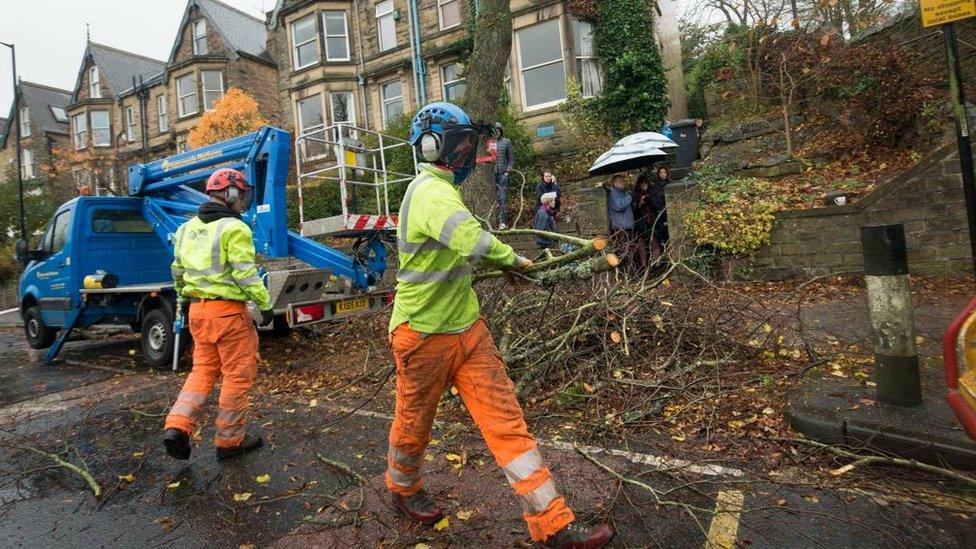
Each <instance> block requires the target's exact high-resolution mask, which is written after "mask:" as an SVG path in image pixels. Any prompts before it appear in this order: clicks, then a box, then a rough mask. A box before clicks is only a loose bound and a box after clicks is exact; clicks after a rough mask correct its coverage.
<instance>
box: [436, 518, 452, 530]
mask: <svg viewBox="0 0 976 549" xmlns="http://www.w3.org/2000/svg"><path fill="white" fill-rule="evenodd" d="M450 525H451V517H444V518H442V519H441V520H439V521H437V524H435V525H434V530H437V531H438V532H441V531H443V530H447V528H448V527H449V526H450Z"/></svg>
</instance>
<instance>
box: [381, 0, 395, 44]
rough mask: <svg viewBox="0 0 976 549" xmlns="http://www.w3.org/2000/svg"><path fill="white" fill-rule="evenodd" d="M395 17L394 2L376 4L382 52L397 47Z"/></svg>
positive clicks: (386, 1)
mask: <svg viewBox="0 0 976 549" xmlns="http://www.w3.org/2000/svg"><path fill="white" fill-rule="evenodd" d="M395 17H396V12H395V10H394V9H393V0H385V1H384V2H380V3H378V4H376V29H377V33H379V37H380V51H386V50H389V49H392V48H395V47H396V45H397V36H396V21H395V19H394V18H395Z"/></svg>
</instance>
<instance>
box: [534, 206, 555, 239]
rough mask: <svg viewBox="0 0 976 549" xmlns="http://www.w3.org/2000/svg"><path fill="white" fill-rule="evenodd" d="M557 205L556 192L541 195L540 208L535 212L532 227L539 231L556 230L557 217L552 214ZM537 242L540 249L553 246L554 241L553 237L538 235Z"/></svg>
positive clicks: (551, 231)
mask: <svg viewBox="0 0 976 549" xmlns="http://www.w3.org/2000/svg"><path fill="white" fill-rule="evenodd" d="M555 206H556V193H546V194H544V195H542V196H541V197H540V205H539V209H538V210H536V212H535V220H534V221H533V222H532V228H533V229H535V230H537V231H547V232H550V233H554V232H556V218H555V217H554V216H553V215H552V211H553V208H555ZM535 243H536V245H537V246H539V249H540V250H544V249H546V248H551V247H552V245H553V244H554V242H553V241H552V239H551V238H546V237H544V236H536V237H535Z"/></svg>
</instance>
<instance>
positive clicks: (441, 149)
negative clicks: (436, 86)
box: [409, 101, 485, 183]
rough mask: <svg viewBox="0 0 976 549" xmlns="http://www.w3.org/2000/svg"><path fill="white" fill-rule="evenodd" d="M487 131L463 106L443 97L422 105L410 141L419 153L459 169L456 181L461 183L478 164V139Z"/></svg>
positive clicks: (451, 167) (414, 120)
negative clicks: (469, 115) (444, 99)
mask: <svg viewBox="0 0 976 549" xmlns="http://www.w3.org/2000/svg"><path fill="white" fill-rule="evenodd" d="M484 131H485V128H484V127H482V126H480V125H475V124H472V123H471V118H469V117H468V115H467V113H465V112H464V111H463V110H462V109H461V107H458V106H457V105H454V104H452V103H446V102H443V101H439V102H436V103H431V104H429V105H427V106H425V107H424V108H422V109H420V112H418V113H417V115H416V116H414V117H413V122H412V123H411V124H410V138H409V141H410V144H411V145H413V146H414V148H415V149H416V150H417V156H419V157H421V158H422V159H424V160H425V161H427V162H436V163H438V164H443V165H445V166H447V167H448V168H449V169H450V170H451V171H453V172H455V174H456V176H455V182H456V183H460V182H461V181H463V180H464V178H466V177H467V175H468V173H470V171H471V169H472V168H473V167H474V164H475V160H476V157H477V153H478V141H479V138H480V135H481V133H484ZM457 176H461V177H460V178H459V177H457ZM458 179H460V181H459V180H458Z"/></svg>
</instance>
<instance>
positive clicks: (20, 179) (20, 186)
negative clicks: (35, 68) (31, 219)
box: [0, 42, 27, 240]
mask: <svg viewBox="0 0 976 549" xmlns="http://www.w3.org/2000/svg"><path fill="white" fill-rule="evenodd" d="M0 45H3V46H7V47H8V48H10V59H11V66H12V70H11V72H12V73H13V78H14V83H13V85H14V130H15V131H16V132H17V133H16V134H15V135H16V137H17V140H16V151H17V192H18V195H19V196H18V197H19V199H20V237H21V238H23V239H24V240H27V223H26V221H24V172H23V169H24V168H23V166H22V165H21V163H22V162H23V158H22V155H23V153H22V152H21V150H20V102H19V101H18V99H20V97H19V95H20V87H19V86H18V85H17V50H16V49H15V48H14V45H13V44H8V43H6V42H0Z"/></svg>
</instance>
